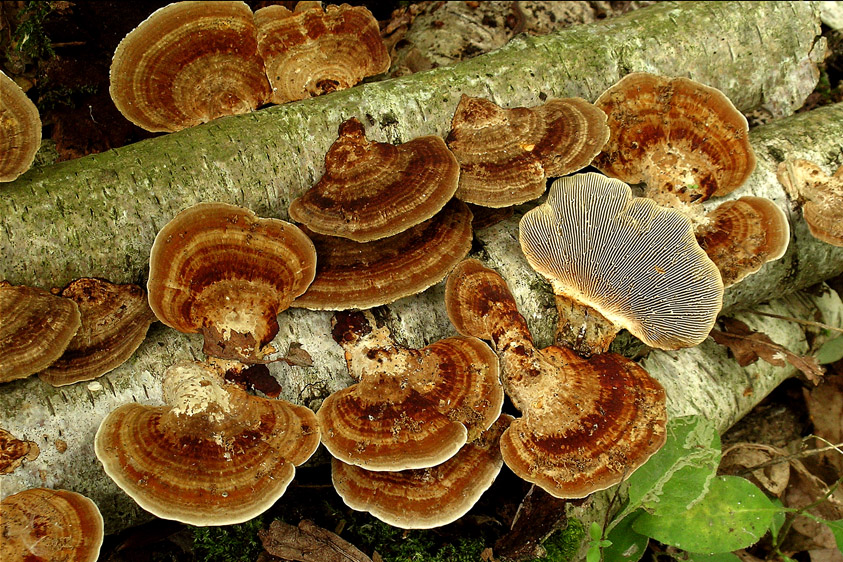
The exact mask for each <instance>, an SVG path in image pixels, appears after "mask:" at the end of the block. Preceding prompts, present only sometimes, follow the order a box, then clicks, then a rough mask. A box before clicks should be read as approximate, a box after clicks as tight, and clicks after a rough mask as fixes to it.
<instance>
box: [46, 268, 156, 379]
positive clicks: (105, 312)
mask: <svg viewBox="0 0 843 562" xmlns="http://www.w3.org/2000/svg"><path fill="white" fill-rule="evenodd" d="M61 296H63V297H65V298H68V299H70V300H72V301H74V302H75V303H76V305H77V306H78V307H79V312H80V313H81V319H82V326H81V327H80V328H79V330H78V331H77V332H76V335H75V336H74V337H73V339H72V340H71V341H70V345H68V346H67V349H66V350H65V352H64V353H63V354H62V356H61V357H60V358H59V359H58V360H57V361H56V362H55V363H53V364H52V365H50V366H49V367H48V368H47V369H46V370H45V371H42V372H41V373H39V374H38V376H39V377H40V378H41V380H43V381H46V382H48V383H50V384H51V385H53V386H63V385H66V384H71V383H74V382H78V381H87V380H91V379H94V378H96V377H98V376H100V375H103V374H105V373H107V372H109V371H110V370H112V369H114V368H115V367H118V366H120V365H122V364H123V363H124V362H125V361H126V360H127V359H128V358H129V357H131V356H132V353H134V352H135V350H136V349H137V348H138V347H139V346H140V344H141V343H142V342H143V339H144V338H145V337H146V331H147V330H148V329H149V325H150V324H152V323H153V322H154V321H155V315H154V314H153V313H152V309H150V308H149V304H148V302H147V299H146V293H145V292H144V290H143V289H141V288H140V287H138V286H137V285H115V284H113V283H109V282H108V281H104V280H102V279H93V278H83V279H77V280H76V281H74V282H72V283H70V284H69V285H68V286H67V287H65V288H64V289H63V290H62V291H61Z"/></svg>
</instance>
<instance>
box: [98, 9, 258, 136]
mask: <svg viewBox="0 0 843 562" xmlns="http://www.w3.org/2000/svg"><path fill="white" fill-rule="evenodd" d="M109 91H110V92H111V98H112V100H114V104H115V105H116V106H117V109H119V110H120V113H122V114H123V115H124V116H125V117H126V118H127V119H128V120H129V121H131V122H132V123H134V124H135V125H138V126H139V127H142V128H144V129H146V130H147V131H155V132H159V131H166V132H170V131H178V130H181V129H185V128H187V127H192V126H194V125H198V124H200V123H205V122H207V121H210V120H212V119H216V118H217V117H221V116H223V115H234V114H238V113H247V112H249V111H253V110H254V109H256V108H257V107H259V106H261V105H263V104H265V103H267V102H268V101H269V98H270V94H271V89H270V86H269V82H268V80H267V78H266V73H265V71H264V65H263V61H262V60H261V58H260V55H259V54H258V45H257V31H256V29H255V23H254V15H253V14H252V10H251V9H250V8H249V6H247V5H246V4H245V3H244V2H175V3H173V4H170V5H168V6H164V7H163V8H161V9H159V10H157V11H156V12H154V13H153V14H152V15H151V16H149V17H148V18H147V19H146V20H145V21H143V22H142V23H141V24H140V25H139V26H138V27H137V28H136V29H134V30H133V31H131V32H130V33H129V34H128V35H127V36H126V37H125V38H124V39H123V40H122V41H121V42H120V44H119V45H118V46H117V50H116V52H115V53H114V58H113V60H112V63H111V86H110V88H109Z"/></svg>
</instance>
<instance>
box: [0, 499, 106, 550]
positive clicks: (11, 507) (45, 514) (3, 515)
mask: <svg viewBox="0 0 843 562" xmlns="http://www.w3.org/2000/svg"><path fill="white" fill-rule="evenodd" d="M103 528H104V527H103V519H102V515H101V514H100V511H99V509H98V508H97V506H96V504H95V503H94V502H92V501H91V500H90V499H88V498H86V497H85V496H83V495H81V494H77V493H76V492H69V491H67V490H49V489H46V488H31V489H29V490H24V491H22V492H18V493H17V494H12V495H11V496H8V497H6V498H5V499H3V501H2V502H0V537H3V540H2V541H0V560H3V562H57V561H73V562H95V561H96V560H97V559H98V557H99V553H100V547H101V546H102V541H103Z"/></svg>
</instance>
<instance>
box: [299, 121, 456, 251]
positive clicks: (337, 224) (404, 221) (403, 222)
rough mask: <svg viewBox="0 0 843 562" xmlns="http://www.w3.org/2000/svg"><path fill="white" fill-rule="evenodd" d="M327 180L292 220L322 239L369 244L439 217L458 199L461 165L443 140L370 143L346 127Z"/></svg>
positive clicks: (356, 126) (356, 124)
mask: <svg viewBox="0 0 843 562" xmlns="http://www.w3.org/2000/svg"><path fill="white" fill-rule="evenodd" d="M325 168H326V170H325V175H323V176H322V178H321V179H320V180H319V181H318V182H317V183H316V185H314V186H313V187H312V188H310V190H308V191H307V192H305V194H304V195H302V196H301V197H298V198H296V199H295V200H293V202H292V203H291V204H290V217H291V218H292V219H293V220H294V221H296V222H300V223H303V224H305V225H307V227H308V228H309V229H310V230H312V231H314V232H318V233H319V234H327V235H330V236H341V237H343V238H349V239H351V240H354V241H356V242H370V241H372V240H377V239H379V238H385V237H387V236H392V235H394V234H398V233H399V232H403V231H404V230H407V229H408V228H410V227H411V226H414V225H416V224H419V223H420V222H423V221H426V220H427V219H429V218H431V217H432V216H433V215H435V214H436V213H437V212H438V211H439V210H440V209H442V207H444V206H445V203H447V202H448V200H450V199H451V197H453V195H454V192H455V191H456V189H457V181H458V179H459V173H460V170H459V165H458V164H457V161H456V159H455V158H454V155H453V154H451V151H450V150H448V147H447V146H446V145H445V141H443V140H442V139H441V138H440V137H437V136H428V137H419V138H415V139H413V140H410V141H408V142H405V143H403V144H399V145H391V144H389V143H382V142H373V141H369V140H367V139H366V136H365V133H364V129H363V125H362V124H361V123H360V121H358V120H357V119H354V118H352V119H349V120H348V121H345V122H343V123H342V124H341V125H340V128H339V138H338V139H337V140H336V141H335V142H334V144H332V145H331V148H330V149H329V150H328V153H327V155H326V156H325Z"/></svg>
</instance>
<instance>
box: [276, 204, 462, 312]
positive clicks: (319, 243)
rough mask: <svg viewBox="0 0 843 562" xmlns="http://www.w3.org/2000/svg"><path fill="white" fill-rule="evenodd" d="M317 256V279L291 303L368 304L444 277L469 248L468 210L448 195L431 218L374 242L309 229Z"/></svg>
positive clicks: (336, 307)
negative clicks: (359, 240)
mask: <svg viewBox="0 0 843 562" xmlns="http://www.w3.org/2000/svg"><path fill="white" fill-rule="evenodd" d="M308 236H310V239H311V240H313V244H314V245H315V246H316V255H317V256H319V258H318V261H317V264H316V277H315V278H314V279H313V283H311V284H310V287H308V288H307V291H305V293H304V294H303V295H301V296H300V297H299V298H297V299H296V300H294V301H293V304H292V306H294V307H301V308H309V309H311V310H348V309H351V308H359V309H364V308H372V307H375V306H381V305H384V304H388V303H391V302H394V301H396V300H398V299H400V298H402V297H407V296H410V295H415V294H417V293H420V292H422V291H424V290H425V289H427V288H428V287H430V286H432V285H435V284H436V283H438V282H440V281H442V280H443V279H444V278H445V276H446V275H447V274H448V272H449V271H451V270H452V269H453V268H454V266H455V265H457V264H458V263H459V262H460V260H462V259H463V258H464V257H465V256H466V255H467V254H468V251H469V250H470V249H471V239H472V221H471V211H469V210H468V207H466V205H465V203H463V202H461V201H459V200H457V199H451V201H449V202H448V203H447V204H446V205H445V207H444V208H443V209H442V210H441V211H439V212H438V213H437V214H436V215H435V216H434V217H433V218H430V219H428V220H426V221H424V222H422V223H419V224H417V225H415V226H412V227H410V228H409V229H407V230H405V231H404V232H401V233H399V234H395V235H393V236H389V237H387V238H381V239H380V240H374V241H372V242H354V241H353V240H348V239H345V238H339V237H337V236H325V235H323V234H315V233H308Z"/></svg>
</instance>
